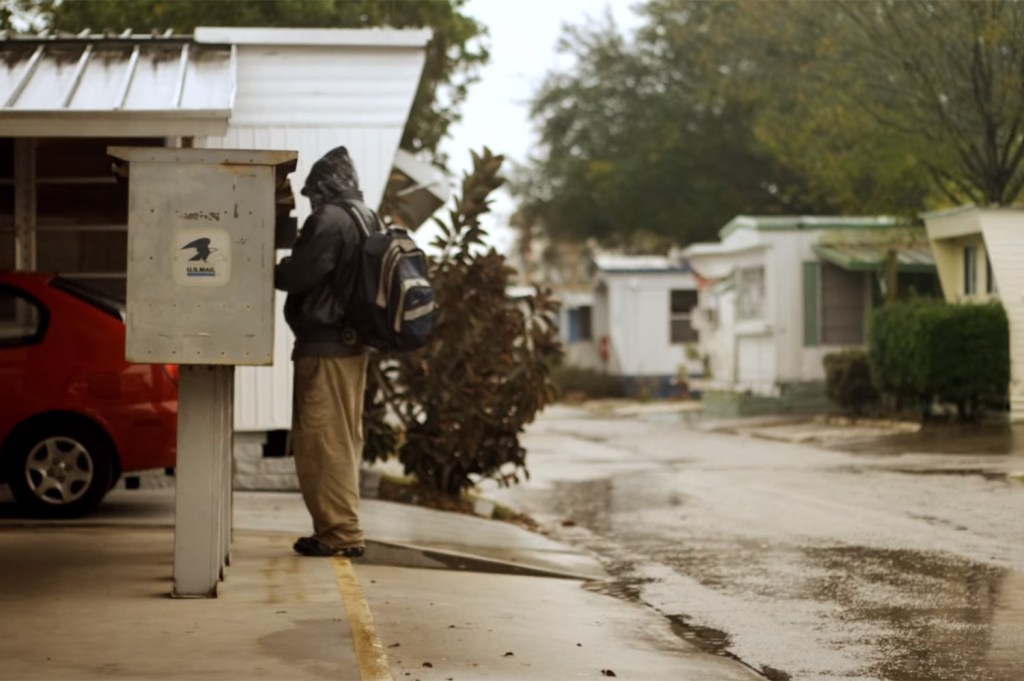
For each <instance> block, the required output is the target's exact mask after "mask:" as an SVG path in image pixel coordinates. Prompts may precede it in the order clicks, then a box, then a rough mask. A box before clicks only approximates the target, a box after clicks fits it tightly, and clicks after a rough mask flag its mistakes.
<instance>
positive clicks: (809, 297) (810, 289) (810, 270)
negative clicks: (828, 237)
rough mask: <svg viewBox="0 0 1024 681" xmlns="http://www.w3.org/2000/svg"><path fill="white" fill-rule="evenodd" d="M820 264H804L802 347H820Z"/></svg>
mask: <svg viewBox="0 0 1024 681" xmlns="http://www.w3.org/2000/svg"><path fill="white" fill-rule="evenodd" d="M820 279H821V264H820V263H816V262H805V263H804V346H805V347H813V346H816V345H821V323H820V321H821V320H820V315H819V309H820V302H819V292H820V291H821V285H820Z"/></svg>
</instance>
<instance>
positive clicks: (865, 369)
mask: <svg viewBox="0 0 1024 681" xmlns="http://www.w3.org/2000/svg"><path fill="white" fill-rule="evenodd" d="M824 363H825V386H826V389H827V391H828V397H829V399H830V400H832V402H833V403H835V404H836V405H837V406H838V407H839V408H840V409H842V410H843V413H845V414H847V415H848V416H852V417H854V418H856V417H859V416H863V415H864V414H865V413H867V411H868V410H869V409H870V408H871V407H872V406H874V405H875V404H876V403H877V402H878V391H877V390H876V389H875V386H874V385H873V384H872V382H871V367H870V365H869V364H868V355H867V353H866V352H865V351H863V350H847V351H845V352H836V353H832V354H829V355H825V361H824Z"/></svg>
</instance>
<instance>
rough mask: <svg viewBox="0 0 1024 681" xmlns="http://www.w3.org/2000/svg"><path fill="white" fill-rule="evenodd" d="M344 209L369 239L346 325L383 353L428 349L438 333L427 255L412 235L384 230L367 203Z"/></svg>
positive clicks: (360, 255) (362, 249)
mask: <svg viewBox="0 0 1024 681" xmlns="http://www.w3.org/2000/svg"><path fill="white" fill-rule="evenodd" d="M344 207H345V210H346V211H347V212H348V214H349V215H351V216H352V219H353V220H355V222H356V224H357V225H359V229H360V231H361V232H362V234H363V239H362V242H361V243H360V247H359V250H358V252H357V255H356V271H355V280H354V282H353V284H352V289H351V295H350V296H349V297H348V305H346V307H345V323H346V324H347V325H348V326H349V327H351V328H352V330H353V331H355V332H356V334H357V335H358V336H359V337H360V339H361V340H362V341H363V343H365V344H366V345H369V346H370V347H373V348H376V349H377V350H380V351H382V352H396V351H397V352H406V351H409V350H415V349H417V348H420V347H423V346H424V345H426V344H427V341H428V340H430V333H431V331H432V330H433V328H434V289H433V288H432V287H431V285H430V280H429V279H428V275H427V272H428V267H427V256H426V254H425V253H424V252H423V251H422V250H420V249H419V248H418V247H417V246H416V242H414V241H413V240H412V237H411V236H409V233H408V232H407V231H406V230H404V229H400V228H397V227H392V228H390V229H387V230H384V229H382V228H381V225H380V221H379V220H378V219H377V216H376V215H375V214H374V213H373V211H371V210H370V209H369V208H367V206H366V205H365V204H364V203H362V202H361V201H346V202H345V204H344Z"/></svg>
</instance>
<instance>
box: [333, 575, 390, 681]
mask: <svg viewBox="0 0 1024 681" xmlns="http://www.w3.org/2000/svg"><path fill="white" fill-rule="evenodd" d="M331 562H333V563H334V574H335V575H336V576H337V578H338V590H339V591H341V600H342V601H343V602H344V604H345V612H346V613H348V623H349V627H350V628H351V629H352V646H353V647H354V648H355V649H356V660H357V661H358V662H359V676H360V677H361V678H362V681H394V678H395V677H394V676H392V675H391V667H389V666H388V657H387V655H385V654H384V646H382V645H381V643H380V639H379V638H377V630H376V629H375V628H374V626H373V616H372V615H371V614H370V606H368V605H367V604H366V597H365V596H363V587H361V586H359V580H357V579H356V573H355V571H354V570H353V569H352V562H351V561H350V560H349V559H348V558H332V559H331Z"/></svg>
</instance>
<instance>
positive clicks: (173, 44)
mask: <svg viewBox="0 0 1024 681" xmlns="http://www.w3.org/2000/svg"><path fill="white" fill-rule="evenodd" d="M232 49H233V48H231V47H229V46H215V45H198V44H196V43H194V42H193V41H192V40H191V39H188V38H165V37H152V36H118V37H113V38H112V37H108V36H103V35H80V36H74V37H66V36H64V37H51V38H46V37H12V36H4V37H3V39H0V134H3V133H5V132H6V133H7V134H37V135H47V134H60V133H61V132H65V133H66V128H65V129H63V130H62V126H66V125H67V120H68V119H69V118H70V119H72V120H86V119H93V120H94V121H96V122H98V123H97V124H98V125H100V126H102V129H103V130H109V132H111V133H118V132H122V133H123V132H126V131H125V130H123V129H120V130H119V129H118V125H122V124H120V123H118V122H116V121H115V120H114V119H115V118H116V119H124V120H125V121H127V120H128V119H127V118H124V116H125V115H130V114H132V113H146V114H148V115H149V116H150V118H148V119H145V120H147V122H146V123H143V124H144V125H147V126H149V127H151V128H153V129H154V131H158V130H157V129H158V128H159V127H160V125H161V123H160V122H159V120H160V119H159V118H153V117H152V115H153V114H163V113H166V114H168V121H170V115H174V116H177V117H178V120H177V121H176V122H175V123H174V124H173V125H174V126H175V127H176V128H180V127H181V126H182V125H183V123H182V121H186V120H191V121H193V122H194V124H196V125H197V126H200V130H201V131H203V132H211V130H209V129H203V128H202V127H201V123H202V121H203V119H210V120H218V121H221V122H222V124H226V121H227V118H228V116H229V115H230V112H231V108H232V105H233V101H232V97H233V95H234V83H235V73H234V60H233V59H232ZM26 115H29V116H33V117H34V118H30V119H26V118H25V116H26ZM138 120H143V119H138ZM138 120H136V123H137V122H138ZM186 125H187V124H186ZM12 126H17V127H16V128H15V127H12ZM200 130H197V132H200Z"/></svg>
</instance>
